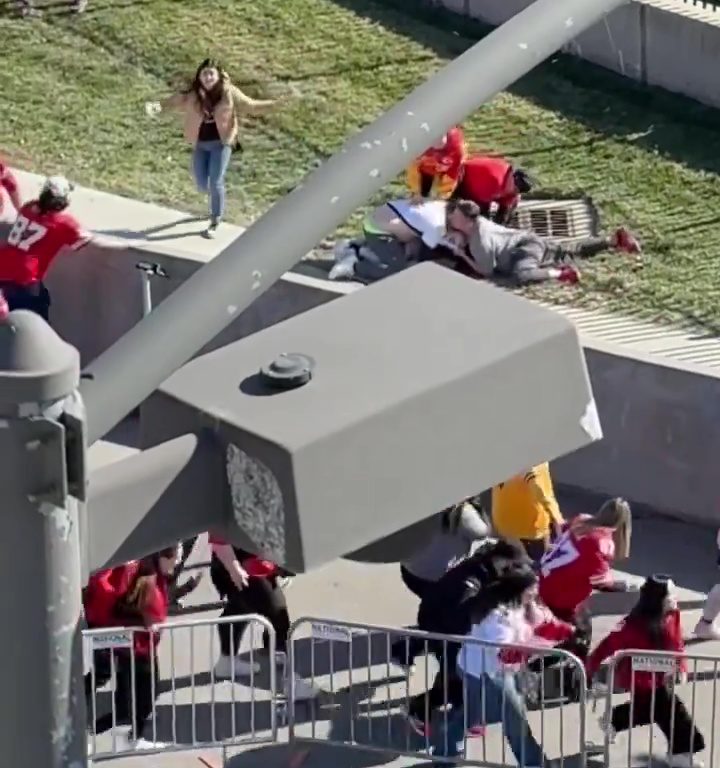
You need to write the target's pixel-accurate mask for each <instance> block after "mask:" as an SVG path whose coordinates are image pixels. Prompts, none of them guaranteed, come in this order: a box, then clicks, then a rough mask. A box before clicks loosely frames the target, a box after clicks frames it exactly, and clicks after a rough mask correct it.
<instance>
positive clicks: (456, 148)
mask: <svg viewBox="0 0 720 768" xmlns="http://www.w3.org/2000/svg"><path fill="white" fill-rule="evenodd" d="M465 155H466V148H465V136H464V134H463V131H462V128H460V127H455V128H451V129H450V130H449V131H448V132H447V133H446V134H445V135H444V136H442V137H441V138H440V139H439V140H438V141H437V142H436V143H435V144H433V145H432V146H431V147H429V148H428V149H426V150H425V152H423V153H422V155H420V157H418V158H417V159H416V160H414V161H413V163H412V164H411V165H410V166H409V167H408V169H407V174H406V177H407V185H408V189H409V190H410V196H411V200H412V201H413V202H414V203H420V202H422V201H423V200H426V199H428V198H439V199H441V200H444V199H447V198H448V197H450V195H451V194H452V193H453V191H454V190H455V187H456V186H457V183H458V181H459V179H460V174H461V169H462V165H463V162H464V160H465Z"/></svg>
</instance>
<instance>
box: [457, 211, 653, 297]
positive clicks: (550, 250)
mask: <svg viewBox="0 0 720 768" xmlns="http://www.w3.org/2000/svg"><path fill="white" fill-rule="evenodd" d="M445 213H446V231H448V232H452V231H454V232H460V233H461V234H463V235H464V236H465V237H466V238H467V241H468V246H467V250H468V252H469V255H470V256H471V258H472V261H473V263H474V265H475V267H476V269H477V271H478V272H479V274H480V275H481V276H482V277H484V278H492V277H494V276H498V277H503V278H514V279H515V280H517V282H518V283H520V285H528V284H530V283H542V282H546V281H548V280H559V281H560V282H564V283H570V284H574V283H577V282H578V281H579V280H580V272H579V270H578V268H577V267H576V266H575V264H574V263H573V262H574V260H575V259H577V258H590V257H592V256H596V255H597V254H600V253H603V252H604V251H611V250H612V251H623V252H625V253H629V254H639V253H640V252H641V247H640V243H639V242H638V240H637V239H636V238H635V237H634V235H633V234H632V233H631V232H630V231H629V230H628V229H626V228H625V227H620V228H619V229H617V230H615V232H614V233H613V234H612V235H610V236H609V237H587V238H583V239H581V240H576V241H575V242H573V243H572V244H560V243H557V242H554V241H551V240H548V239H546V238H543V237H540V235H537V234H535V233H534V232H530V231H523V230H518V229H510V228H508V227H504V226H502V225H500V224H496V223H495V222H493V221H490V220H489V219H486V218H484V217H483V216H481V215H480V208H479V206H478V205H477V204H476V203H474V202H472V201H470V200H450V201H448V202H447V203H446V209H445Z"/></svg>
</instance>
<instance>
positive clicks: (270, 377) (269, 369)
mask: <svg viewBox="0 0 720 768" xmlns="http://www.w3.org/2000/svg"><path fill="white" fill-rule="evenodd" d="M314 369H315V361H314V360H313V359H312V357H310V356H309V355H303V354H300V353H299V352H283V353H282V354H280V355H278V356H277V357H276V358H275V359H274V360H273V361H272V362H271V363H270V364H269V365H266V366H263V367H262V368H261V369H260V378H261V379H262V380H263V382H264V383H265V384H268V385H269V386H271V387H274V388H275V389H295V388H296V387H301V386H303V384H307V383H308V381H310V379H311V378H312V375H313V371H314Z"/></svg>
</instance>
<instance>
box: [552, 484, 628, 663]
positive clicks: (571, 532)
mask: <svg viewBox="0 0 720 768" xmlns="http://www.w3.org/2000/svg"><path fill="white" fill-rule="evenodd" d="M631 534H632V511H631V509H630V505H629V504H628V503H627V501H625V500H624V499H620V498H615V499H609V500H608V501H606V502H605V503H604V504H603V505H602V506H601V507H600V509H599V510H598V511H597V512H596V513H595V514H594V515H579V516H578V517H576V518H575V519H574V520H572V522H571V523H569V524H568V525H567V526H565V529H564V531H563V533H562V534H561V536H560V537H559V538H558V540H557V541H556V542H555V544H554V545H553V547H552V548H551V549H550V551H548V552H547V553H546V554H545V556H544V557H543V558H542V560H541V561H540V598H541V599H542V601H543V603H545V605H546V606H547V607H548V608H549V609H550V610H551V611H552V612H553V614H554V615H555V616H557V617H558V618H559V619H562V620H563V621H567V622H570V623H572V624H574V625H575V626H576V627H577V628H578V630H579V632H580V633H581V634H582V637H583V639H584V641H585V644H586V645H585V648H586V650H587V649H588V648H589V646H590V640H591V633H592V625H591V616H590V609H589V607H588V600H589V598H590V595H592V593H593V590H599V591H605V592H625V591H628V590H629V589H631V588H632V587H631V586H630V585H629V584H628V583H627V582H625V581H621V580H618V579H616V578H615V577H614V576H613V574H612V571H611V564H612V563H614V562H617V561H618V560H625V559H627V558H628V557H629V555H630V539H631ZM580 655H582V654H580Z"/></svg>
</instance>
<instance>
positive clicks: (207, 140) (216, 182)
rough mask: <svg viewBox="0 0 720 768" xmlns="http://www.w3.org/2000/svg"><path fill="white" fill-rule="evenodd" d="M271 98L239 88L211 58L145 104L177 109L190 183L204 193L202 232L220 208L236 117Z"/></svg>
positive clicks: (152, 109) (150, 108)
mask: <svg viewBox="0 0 720 768" xmlns="http://www.w3.org/2000/svg"><path fill="white" fill-rule="evenodd" d="M274 104H275V102H274V101H266V100H258V99H251V98H250V97H249V96H247V95H246V94H244V93H243V92H242V91H241V90H240V89H239V88H238V87H237V86H235V85H233V84H232V82H230V78H229V77H228V74H227V72H225V70H223V68H222V67H221V66H220V64H219V63H218V62H217V61H215V60H214V59H205V61H203V62H202V63H201V64H200V66H199V67H198V68H197V72H196V73H195V77H194V78H193V80H192V82H191V83H190V85H189V86H188V87H187V88H186V89H184V90H182V91H180V92H178V93H175V94H173V95H172V96H169V97H168V98H166V99H163V100H162V101H160V102H149V103H148V104H146V110H147V112H148V114H157V113H159V112H161V111H163V110H173V111H176V112H180V113H182V115H183V122H184V128H185V138H186V139H187V140H188V142H190V144H192V145H193V154H192V172H193V176H194V178H195V183H196V184H197V187H198V189H199V190H200V191H201V192H206V193H208V197H209V204H210V225H209V227H208V229H207V230H206V233H205V234H206V236H207V237H213V236H214V235H215V232H216V230H217V228H218V225H219V223H220V220H221V219H222V216H223V213H224V210H225V173H226V171H227V168H228V165H229V163H230V157H231V155H232V151H233V149H234V148H235V147H236V145H237V144H238V119H239V118H240V117H241V116H242V115H244V114H259V113H261V112H263V111H265V110H267V109H269V108H270V107H272V106H273V105H274Z"/></svg>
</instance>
